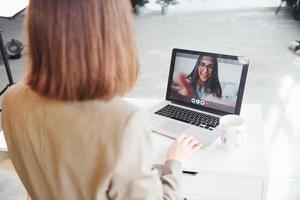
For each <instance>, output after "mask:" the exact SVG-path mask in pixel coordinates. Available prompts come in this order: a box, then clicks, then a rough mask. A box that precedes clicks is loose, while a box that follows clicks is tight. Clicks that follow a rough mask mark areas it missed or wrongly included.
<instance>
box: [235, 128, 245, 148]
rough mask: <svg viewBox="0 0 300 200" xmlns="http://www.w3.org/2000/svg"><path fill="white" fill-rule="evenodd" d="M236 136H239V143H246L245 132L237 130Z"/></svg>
mask: <svg viewBox="0 0 300 200" xmlns="http://www.w3.org/2000/svg"><path fill="white" fill-rule="evenodd" d="M235 134H236V136H237V137H238V138H239V139H238V140H239V145H241V144H243V143H244V140H245V136H244V134H243V132H242V131H236V132H235Z"/></svg>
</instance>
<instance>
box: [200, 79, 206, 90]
mask: <svg viewBox="0 0 300 200" xmlns="http://www.w3.org/2000/svg"><path fill="white" fill-rule="evenodd" d="M198 84H199V85H200V87H202V88H205V85H206V84H205V82H204V81H201V80H200V79H198Z"/></svg>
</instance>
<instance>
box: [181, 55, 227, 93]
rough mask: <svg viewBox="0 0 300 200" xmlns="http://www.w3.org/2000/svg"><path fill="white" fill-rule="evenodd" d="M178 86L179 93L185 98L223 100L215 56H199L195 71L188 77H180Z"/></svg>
mask: <svg viewBox="0 0 300 200" xmlns="http://www.w3.org/2000/svg"><path fill="white" fill-rule="evenodd" d="M177 84H178V85H179V88H180V89H179V90H178V93H179V94H180V95H183V96H193V97H196V98H198V99H204V98H206V97H208V96H212V97H216V98H221V97H222V88H221V85H220V81H219V76H218V62H217V59H216V58H215V57H213V56H199V58H198V59H197V62H196V64H195V66H194V68H193V71H192V72H191V73H190V74H189V75H188V76H184V75H180V76H179V80H178V83H177Z"/></svg>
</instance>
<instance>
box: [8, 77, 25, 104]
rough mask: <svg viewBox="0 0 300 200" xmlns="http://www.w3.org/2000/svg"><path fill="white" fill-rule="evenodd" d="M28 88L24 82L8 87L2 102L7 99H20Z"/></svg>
mask: <svg viewBox="0 0 300 200" xmlns="http://www.w3.org/2000/svg"><path fill="white" fill-rule="evenodd" d="M29 90H30V87H29V86H28V85H27V84H26V83H25V82H23V81H22V82H19V83H16V84H14V85H12V86H10V87H9V88H8V89H7V90H6V91H5V93H4V97H3V100H4V101H5V100H7V99H20V97H22V96H24V95H25V94H26V93H28V92H29Z"/></svg>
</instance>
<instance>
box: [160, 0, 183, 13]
mask: <svg viewBox="0 0 300 200" xmlns="http://www.w3.org/2000/svg"><path fill="white" fill-rule="evenodd" d="M156 2H157V3H158V4H160V6H161V14H162V15H164V14H165V13H166V10H167V8H168V6H169V5H175V4H177V3H178V2H177V0H157V1H156Z"/></svg>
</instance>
